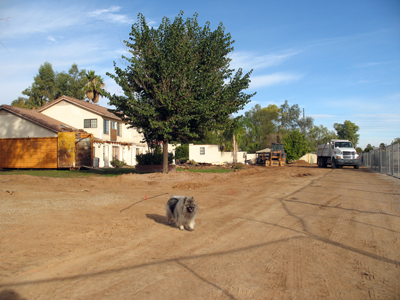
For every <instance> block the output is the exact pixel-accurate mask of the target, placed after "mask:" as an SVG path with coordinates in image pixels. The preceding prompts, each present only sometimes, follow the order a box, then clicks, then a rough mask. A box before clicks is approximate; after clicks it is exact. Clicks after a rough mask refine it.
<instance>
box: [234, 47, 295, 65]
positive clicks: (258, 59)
mask: <svg viewBox="0 0 400 300" xmlns="http://www.w3.org/2000/svg"><path fill="white" fill-rule="evenodd" d="M296 54H297V52H291V53H286V54H266V55H258V56H257V55H256V54H255V53H253V52H246V51H240V52H235V53H233V54H232V55H231V56H230V58H231V59H232V62H231V67H232V68H233V69H235V70H237V69H239V68H242V69H244V70H250V69H254V70H259V69H263V68H267V67H271V66H276V65H279V64H282V63H283V62H284V61H286V60H288V59H290V58H291V57H292V56H294V55H296Z"/></svg>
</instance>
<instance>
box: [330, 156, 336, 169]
mask: <svg viewBox="0 0 400 300" xmlns="http://www.w3.org/2000/svg"><path fill="white" fill-rule="evenodd" d="M331 166H332V169H336V163H335V160H334V159H333V158H332V161H331Z"/></svg>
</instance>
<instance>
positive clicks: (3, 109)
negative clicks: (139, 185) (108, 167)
mask: <svg viewBox="0 0 400 300" xmlns="http://www.w3.org/2000/svg"><path fill="white" fill-rule="evenodd" d="M92 148H93V135H92V134H88V133H87V132H85V131H83V130H79V129H77V128H74V127H72V126H70V125H68V124H66V123H63V122H60V121H59V120H56V119H53V118H51V117H49V116H46V115H43V114H41V113H39V112H37V111H35V110H30V109H24V108H19V107H14V106H10V105H1V106H0V168H73V167H78V166H83V165H87V166H91V165H92V162H93V158H92Z"/></svg>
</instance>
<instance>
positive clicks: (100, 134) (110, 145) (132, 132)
mask: <svg viewBox="0 0 400 300" xmlns="http://www.w3.org/2000/svg"><path fill="white" fill-rule="evenodd" d="M37 111H38V112H40V113H42V114H44V115H47V116H49V117H52V118H53V119H56V120H59V121H61V122H63V123H66V124H68V125H70V126H73V127H75V128H78V129H83V130H85V131H86V132H88V133H92V134H93V136H94V143H93V151H94V153H93V157H94V158H95V159H96V158H97V159H98V160H97V161H98V164H99V165H98V166H99V167H108V166H110V162H111V161H112V160H113V159H114V158H117V159H119V160H123V161H125V162H126V163H127V164H128V165H135V164H136V154H139V153H145V152H147V150H148V147H147V144H146V143H145V142H143V135H142V134H141V133H139V132H138V131H137V129H136V128H128V126H127V125H126V124H125V123H124V122H123V121H122V120H121V118H119V117H117V116H116V115H114V114H113V113H111V112H109V111H108V109H107V108H105V107H102V106H99V105H97V104H93V103H89V102H86V101H83V100H78V99H75V98H73V97H68V96H61V97H60V98H58V99H56V100H54V101H52V102H50V103H48V104H46V105H45V106H43V107H41V108H39V109H38V110H37Z"/></svg>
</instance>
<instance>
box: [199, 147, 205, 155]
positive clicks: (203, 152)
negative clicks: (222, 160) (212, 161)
mask: <svg viewBox="0 0 400 300" xmlns="http://www.w3.org/2000/svg"><path fill="white" fill-rule="evenodd" d="M200 155H206V147H200Z"/></svg>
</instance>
